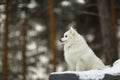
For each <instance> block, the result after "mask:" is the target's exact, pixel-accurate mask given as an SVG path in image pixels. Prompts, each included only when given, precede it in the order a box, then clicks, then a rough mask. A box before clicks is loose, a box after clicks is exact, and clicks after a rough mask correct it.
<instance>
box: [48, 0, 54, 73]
mask: <svg viewBox="0 0 120 80" xmlns="http://www.w3.org/2000/svg"><path fill="white" fill-rule="evenodd" d="M49 20H50V47H51V51H52V57H53V60H52V63H53V71H54V72H55V71H56V47H55V20H54V12H53V0H49Z"/></svg>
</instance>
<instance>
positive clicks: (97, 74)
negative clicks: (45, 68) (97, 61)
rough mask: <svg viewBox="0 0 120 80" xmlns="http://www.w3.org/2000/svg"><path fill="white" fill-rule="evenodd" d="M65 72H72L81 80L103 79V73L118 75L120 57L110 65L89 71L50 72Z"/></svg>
mask: <svg viewBox="0 0 120 80" xmlns="http://www.w3.org/2000/svg"><path fill="white" fill-rule="evenodd" d="M66 73H70V74H71V73H73V74H76V75H77V76H79V78H80V79H82V80H89V79H92V80H99V79H103V78H104V76H105V74H110V75H120V59H119V60H117V61H115V62H114V64H113V66H112V67H108V68H105V69H103V70H89V71H82V72H75V71H65V72H54V73H52V74H66Z"/></svg>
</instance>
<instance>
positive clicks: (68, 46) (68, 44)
mask: <svg viewBox="0 0 120 80" xmlns="http://www.w3.org/2000/svg"><path fill="white" fill-rule="evenodd" d="M77 36H79V37H80V38H79V39H77V40H74V41H73V42H71V43H66V44H65V45H64V49H70V48H71V47H72V46H73V44H74V45H76V46H77V45H81V47H85V46H86V47H88V45H87V43H86V41H85V39H84V38H83V37H82V36H81V35H77ZM76 42H78V43H76Z"/></svg>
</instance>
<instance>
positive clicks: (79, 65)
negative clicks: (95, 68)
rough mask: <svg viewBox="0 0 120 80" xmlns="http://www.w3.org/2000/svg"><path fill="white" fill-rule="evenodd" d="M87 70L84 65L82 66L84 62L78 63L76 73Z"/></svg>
mask: <svg viewBox="0 0 120 80" xmlns="http://www.w3.org/2000/svg"><path fill="white" fill-rule="evenodd" d="M84 70H85V68H84V65H83V64H82V62H78V63H77V64H76V71H84Z"/></svg>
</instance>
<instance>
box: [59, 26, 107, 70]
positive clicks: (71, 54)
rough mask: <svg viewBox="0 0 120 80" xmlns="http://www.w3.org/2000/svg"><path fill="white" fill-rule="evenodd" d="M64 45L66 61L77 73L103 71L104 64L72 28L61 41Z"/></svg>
mask: <svg viewBox="0 0 120 80" xmlns="http://www.w3.org/2000/svg"><path fill="white" fill-rule="evenodd" d="M60 41H61V42H62V43H63V44H64V57H65V61H66V62H67V64H68V65H69V67H70V68H71V70H75V71H86V70H91V69H102V68H104V67H105V65H104V64H103V62H102V61H101V60H100V59H99V58H98V57H97V56H96V55H95V54H94V52H93V51H92V50H91V48H90V47H89V46H88V45H87V43H86V41H85V39H84V38H83V37H82V36H81V35H80V34H78V32H77V31H76V30H75V29H73V28H72V27H71V28H70V29H69V30H68V31H67V32H65V33H64V37H63V38H61V39H60Z"/></svg>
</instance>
